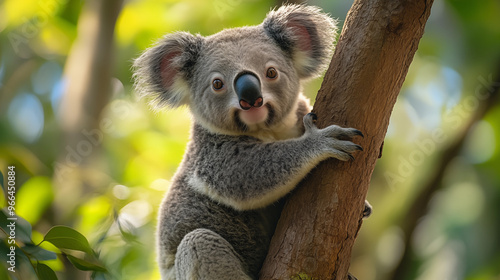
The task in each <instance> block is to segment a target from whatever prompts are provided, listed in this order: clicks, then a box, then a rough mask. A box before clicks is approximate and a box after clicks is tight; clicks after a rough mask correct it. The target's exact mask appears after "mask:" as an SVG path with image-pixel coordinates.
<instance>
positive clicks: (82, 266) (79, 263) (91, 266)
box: [66, 255, 106, 272]
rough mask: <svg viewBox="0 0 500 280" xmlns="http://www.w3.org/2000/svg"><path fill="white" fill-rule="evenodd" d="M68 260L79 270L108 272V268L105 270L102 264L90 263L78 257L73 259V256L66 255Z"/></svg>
mask: <svg viewBox="0 0 500 280" xmlns="http://www.w3.org/2000/svg"><path fill="white" fill-rule="evenodd" d="M66 257H67V258H68V260H69V261H70V262H71V263H72V264H73V265H74V266H75V267H76V268H78V269H79V270H84V271H89V270H91V271H103V272H104V271H106V268H104V267H103V266H102V265H101V264H99V263H97V261H88V260H82V259H79V258H76V257H73V256H71V255H66Z"/></svg>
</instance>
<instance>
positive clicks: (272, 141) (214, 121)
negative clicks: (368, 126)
mask: <svg viewBox="0 0 500 280" xmlns="http://www.w3.org/2000/svg"><path fill="white" fill-rule="evenodd" d="M335 32H336V27H335V22H334V21H333V20H332V19H331V18H330V17H328V16H327V15H326V14H324V13H322V12H321V11H320V10H319V9H318V8H315V7H308V6H303V5H286V6H283V7H281V8H279V9H277V10H274V11H271V12H270V13H269V14H268V15H267V17H266V19H265V20H264V22H263V23H262V24H260V25H258V26H250V27H242V28H235V29H226V30H223V31H221V32H219V33H217V34H214V35H211V36H208V37H202V36H200V35H191V34H189V33H185V32H178V33H174V34H170V35H166V36H165V37H164V38H163V39H162V40H160V41H159V42H158V43H157V44H156V45H155V46H153V47H152V48H150V49H149V50H147V51H146V52H145V53H144V54H143V55H142V56H141V57H139V58H138V59H137V60H136V62H135V65H134V66H135V69H136V72H135V73H136V74H135V78H136V87H137V90H138V91H139V92H140V94H141V95H143V96H152V97H153V99H154V101H155V102H157V103H158V104H159V105H160V106H161V105H166V106H169V107H178V106H181V105H187V106H189V108H190V111H191V113H192V114H193V116H194V118H193V119H194V124H193V127H192V132H191V139H190V142H189V145H188V148H187V150H186V154H185V156H184V159H183V161H182V163H181V166H180V167H179V169H178V171H177V173H176V175H175V177H174V179H173V182H172V185H171V187H170V189H169V191H168V193H167V195H166V197H165V199H164V201H163V203H162V206H161V209H160V211H159V225H158V237H157V239H158V262H159V265H160V271H161V275H162V279H204V280H207V279H222V280H224V279H256V278H257V277H258V273H259V270H260V267H261V265H262V263H263V261H264V258H265V256H266V253H267V248H268V244H269V242H270V239H271V236H272V234H273V231H274V228H275V225H276V222H277V219H278V217H279V214H280V210H281V204H282V203H281V202H282V200H280V199H281V198H282V197H284V196H285V195H286V194H287V193H289V192H290V191H291V190H292V189H293V188H294V187H295V186H296V185H297V183H298V182H299V181H300V180H301V179H302V178H303V177H304V176H305V175H306V174H307V173H308V172H309V171H310V170H311V169H312V168H314V167H315V166H316V165H317V164H318V163H319V162H320V161H322V160H324V159H326V158H329V157H334V158H337V159H340V160H349V159H350V158H352V156H351V153H352V152H354V151H357V150H361V147H360V146H358V145H356V144H354V143H352V142H350V141H347V140H338V138H339V137H342V138H344V139H345V138H347V139H350V138H352V137H354V136H356V135H361V133H360V132H359V131H358V130H356V129H352V128H341V127H338V126H334V125H333V126H329V127H327V128H325V129H318V128H316V126H315V125H314V122H313V115H311V114H307V113H308V112H309V111H310V105H309V102H308V100H307V99H306V98H305V97H304V96H303V95H302V93H301V82H302V81H303V80H305V79H309V78H312V77H316V76H318V75H320V74H321V73H322V72H323V71H324V70H325V68H326V66H327V65H328V61H329V58H330V56H331V52H332V49H333V40H334V35H335ZM271 68H272V69H274V70H275V72H273V71H272V70H270V69H271ZM275 73H277V74H276V75H274V74H275ZM242 76H245V79H248V80H253V81H258V84H257V85H254V86H253V88H252V89H253V91H252V92H253V93H257V94H259V96H258V97H259V98H260V99H258V98H257V99H255V100H257V101H255V100H254V99H252V101H251V102H250V103H248V104H250V107H251V108H250V109H248V108H245V109H242V108H244V107H243V105H242V104H247V103H242V100H243V97H240V91H243V90H240V88H239V87H240V86H239V85H237V80H238V79H240V77H242ZM242 80H243V79H242ZM246 81H247V80H244V82H241V83H242V84H243V85H244V86H245V87H246V86H248V85H249V84H250V83H247V82H246ZM219 82H220V83H219ZM221 85H222V86H221ZM241 88H243V86H241ZM257 89H258V90H257ZM236 93H237V94H238V95H237V94H236ZM244 94H247V93H244ZM245 97H246V96H245ZM254 101H255V103H254ZM260 101H262V102H261V103H259V102H260Z"/></svg>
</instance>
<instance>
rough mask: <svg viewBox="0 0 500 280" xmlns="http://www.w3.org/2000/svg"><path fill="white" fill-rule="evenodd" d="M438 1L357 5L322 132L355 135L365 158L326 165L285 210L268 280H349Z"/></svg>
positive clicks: (323, 104)
mask: <svg viewBox="0 0 500 280" xmlns="http://www.w3.org/2000/svg"><path fill="white" fill-rule="evenodd" d="M432 2H433V1H432V0H419V1H409V0H406V1H402V0H400V1H380V0H375V1H363V0H357V1H355V2H354V4H353V6H352V7H351V10H350V11H349V14H348V15H347V19H346V23H345V25H344V28H343V30H342V34H341V36H340V39H339V42H338V44H337V49H336V52H335V54H334V56H333V59H332V63H331V64H330V68H329V69H328V72H327V73H326V75H325V79H324V82H323V85H322V87H321V89H320V91H319V93H318V96H317V98H316V104H315V107H314V110H313V111H314V112H315V113H316V114H317V115H318V118H319V120H318V126H319V127H324V126H326V125H329V124H338V125H341V126H347V127H355V128H358V129H360V130H361V131H363V133H365V138H364V139H362V140H360V139H356V141H359V143H360V144H361V145H362V146H363V147H364V148H365V151H364V152H362V153H359V154H356V155H355V156H356V160H355V161H352V162H347V163H343V162H339V161H336V160H328V161H325V162H323V163H322V164H320V165H319V166H318V167H317V168H316V169H315V170H314V171H313V172H311V174H310V176H308V177H307V178H306V179H305V180H304V182H303V183H302V184H301V186H300V187H299V188H298V189H297V190H296V192H294V193H293V194H292V195H291V197H290V198H289V200H288V201H287V203H286V205H285V209H284V210H283V213H282V216H281V219H280V221H279V223H278V226H277V229H276V232H275V235H274V237H273V240H272V242H271V247H270V250H269V253H268V256H267V259H266V261H265V263H264V267H263V269H262V271H261V279H291V278H292V279H293V278H294V277H295V278H298V276H300V277H306V276H307V277H309V278H307V279H310V278H314V279H346V277H347V271H348V268H349V263H350V255H351V250H352V246H353V244H354V240H355V238H356V235H357V233H358V230H359V228H360V226H361V217H362V211H363V205H364V203H363V202H364V199H365V196H366V193H367V191H368V186H369V182H370V177H371V174H372V172H373V169H374V167H375V162H376V160H377V158H378V156H379V153H380V146H381V144H382V142H383V139H384V137H385V133H386V131H387V126H388V124H389V117H390V114H391V111H392V108H393V106H394V103H395V102H396V98H397V95H398V94H399V91H400V89H401V85H402V83H403V81H404V78H405V76H406V73H407V71H408V67H409V65H410V63H411V61H412V59H413V55H414V54H415V51H416V49H417V46H418V42H419V40H420V38H421V36H422V34H423V31H424V26H425V22H426V20H427V18H428V16H429V14H430V7H431V5H432Z"/></svg>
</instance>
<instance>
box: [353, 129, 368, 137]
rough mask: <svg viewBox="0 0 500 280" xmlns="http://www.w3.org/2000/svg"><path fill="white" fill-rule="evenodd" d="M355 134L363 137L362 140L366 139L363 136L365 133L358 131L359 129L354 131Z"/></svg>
mask: <svg viewBox="0 0 500 280" xmlns="http://www.w3.org/2000/svg"><path fill="white" fill-rule="evenodd" d="M354 133H355V134H356V135H358V136H361V137H362V138H365V136H364V135H363V132H361V131H359V130H357V129H355V130H354Z"/></svg>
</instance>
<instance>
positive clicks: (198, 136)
mask: <svg viewBox="0 0 500 280" xmlns="http://www.w3.org/2000/svg"><path fill="white" fill-rule="evenodd" d="M304 126H305V133H304V135H303V136H301V137H299V138H295V139H289V140H283V141H277V142H271V143H264V142H261V141H260V140H258V139H255V138H251V137H235V136H224V135H217V134H211V133H208V132H206V131H205V132H200V131H198V132H197V133H195V135H194V139H193V141H196V142H197V143H198V144H197V145H199V146H198V147H197V148H196V149H195V150H196V151H195V155H196V156H194V158H192V159H193V161H194V162H193V165H192V168H193V169H192V174H191V179H190V185H191V187H193V188H194V189H196V190H197V191H199V192H201V193H204V194H206V195H208V196H209V197H211V198H212V199H214V200H215V201H218V202H220V203H223V204H225V205H228V206H231V207H233V208H234V209H237V210H249V209H257V208H261V207H265V206H267V205H269V204H271V203H273V202H275V201H277V200H278V199H279V198H281V197H283V196H284V195H286V194H287V193H288V192H290V191H291V190H292V189H293V188H294V187H295V186H296V185H297V184H298V183H299V181H300V180H302V178H304V176H305V175H306V174H307V173H308V172H309V171H311V169H312V168H314V167H315V166H316V165H317V164H318V163H319V162H320V161H322V160H324V159H326V158H329V157H333V158H337V159H339V160H343V161H345V160H349V159H352V156H351V153H352V152H354V151H357V150H362V149H361V147H360V146H359V145H356V144H354V143H352V142H350V141H347V140H339V139H337V138H338V137H342V138H346V139H350V138H352V137H354V136H356V135H362V134H361V132H359V131H358V130H356V129H352V128H341V127H339V126H335V125H332V126H329V127H327V128H324V129H318V128H316V126H315V125H314V123H313V115H312V114H308V115H306V116H305V117H304ZM198 129H199V130H203V128H198Z"/></svg>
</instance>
